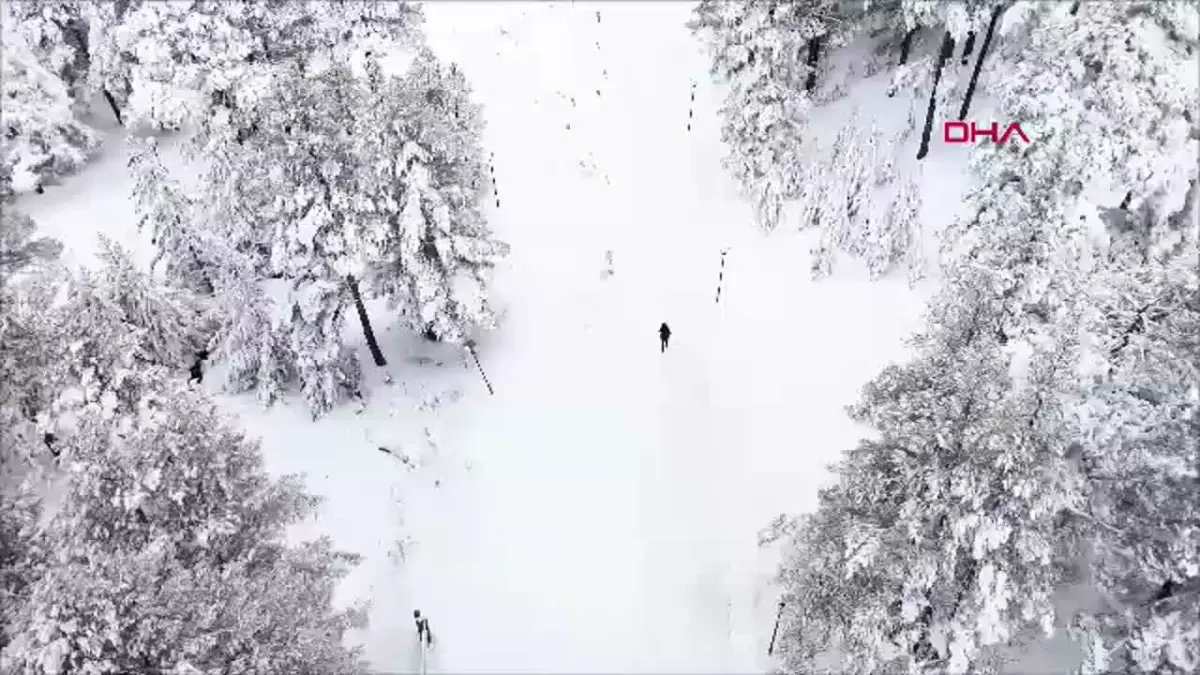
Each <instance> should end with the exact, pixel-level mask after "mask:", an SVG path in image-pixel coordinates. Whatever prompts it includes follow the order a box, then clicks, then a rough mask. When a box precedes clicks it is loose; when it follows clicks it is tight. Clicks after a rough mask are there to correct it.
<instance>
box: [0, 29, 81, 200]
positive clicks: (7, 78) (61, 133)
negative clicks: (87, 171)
mask: <svg viewBox="0 0 1200 675" xmlns="http://www.w3.org/2000/svg"><path fill="white" fill-rule="evenodd" d="M3 23H4V25H3V26H2V27H0V42H2V43H3V44H2V45H0V49H2V50H3V58H2V59H0V68H2V69H3V72H2V76H0V88H2V91H3V97H4V134H3V136H2V137H0V163H3V165H4V167H5V171H6V172H11V181H12V188H13V189H14V190H16V191H17V192H26V191H29V190H33V189H36V188H38V187H40V186H41V185H42V184H43V183H44V182H46V181H47V180H51V179H53V178H55V177H58V176H62V175H64V174H67V173H70V172H72V171H75V170H77V169H79V168H80V167H81V166H82V165H83V164H84V163H85V162H86V161H87V159H88V157H89V155H90V154H91V153H92V152H93V151H94V150H96V148H97V147H98V146H99V144H100V138H99V135H98V134H97V133H96V132H95V131H94V130H93V129H91V128H90V127H88V126H87V125H85V124H83V123H82V122H80V121H79V120H78V119H76V117H75V113H74V112H73V111H72V100H71V95H70V92H69V91H68V89H67V86H66V85H65V84H64V83H63V81H62V79H60V78H59V77H58V76H57V75H55V74H53V73H51V72H50V71H49V70H47V69H46V68H45V67H44V66H43V65H42V64H41V63H39V61H38V60H37V58H36V57H35V55H34V53H33V51H32V50H30V48H29V46H28V45H27V44H26V42H25V38H24V36H23V35H21V33H20V31H19V30H18V29H17V27H15V26H12V25H9V23H10V22H8V21H5V22H3Z"/></svg>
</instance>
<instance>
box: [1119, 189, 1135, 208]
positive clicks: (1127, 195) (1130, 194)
mask: <svg viewBox="0 0 1200 675" xmlns="http://www.w3.org/2000/svg"><path fill="white" fill-rule="evenodd" d="M1131 201H1133V191H1132V190H1130V191H1129V192H1126V193H1125V198H1124V199H1122V200H1121V206H1120V207H1119V208H1120V209H1121V210H1122V211H1127V210H1128V209H1129V202H1131Z"/></svg>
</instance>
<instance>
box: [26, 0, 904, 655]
mask: <svg viewBox="0 0 1200 675" xmlns="http://www.w3.org/2000/svg"><path fill="white" fill-rule="evenodd" d="M689 10H690V5H689V4H688V3H657V4H656V3H628V4H623V3H603V4H596V5H585V4H584V3H527V4H499V3H479V4H469V3H458V2H456V3H433V4H430V5H427V6H426V12H427V15H428V17H429V21H428V26H427V28H428V31H429V34H430V40H431V43H432V45H433V46H434V48H435V49H436V51H438V52H439V53H440V54H441V55H442V56H443V57H445V58H447V59H451V60H455V61H456V62H457V63H458V64H459V66H460V67H461V68H462V69H463V70H464V71H465V73H466V74H467V76H468V78H469V79H470V80H471V81H472V82H473V83H474V85H475V86H476V90H477V93H478V96H479V98H480V100H481V102H482V103H483V104H484V106H485V108H484V114H485V117H486V119H487V120H488V123H489V127H488V130H487V132H486V137H485V145H486V147H487V149H488V150H489V151H490V152H492V153H494V168H495V176H496V184H497V188H498V192H499V199H500V202H501V203H500V206H499V208H491V209H490V211H491V213H490V218H491V221H492V223H493V226H494V227H495V228H496V230H497V232H498V233H499V235H500V236H501V237H502V238H503V239H505V240H506V241H508V242H509V243H510V244H511V245H512V249H513V253H512V256H511V258H510V259H509V260H508V261H507V263H506V264H505V266H504V268H503V269H502V270H500V272H499V274H498V278H497V281H496V285H495V288H494V297H495V299H496V302H497V304H498V305H499V307H500V308H501V309H502V310H503V312H504V318H503V322H502V326H501V329H500V330H499V331H497V332H496V333H494V334H491V335H487V336H484V337H483V339H482V340H481V343H480V348H479V353H480V357H481V360H482V363H483V366H484V368H485V369H486V370H487V374H488V376H489V378H490V379H491V381H492V383H493V384H494V386H495V388H496V393H495V396H489V395H488V393H487V391H486V390H485V389H484V386H483V384H482V383H481V382H480V380H479V378H478V376H477V374H476V372H475V370H474V365H473V364H472V363H470V362H468V360H467V359H466V358H465V357H464V355H463V354H462V353H460V351H458V350H455V349H453V348H450V347H446V346H437V345H429V344H426V343H422V342H420V341H417V340H413V339H410V338H407V337H404V336H402V335H400V334H399V332H398V331H389V330H385V328H386V326H387V321H386V320H385V315H384V313H383V309H382V308H380V307H375V308H373V310H372V311H373V315H374V317H375V325H376V329H377V330H381V331H382V332H383V336H382V341H383V342H384V346H385V349H386V352H387V355H388V358H389V366H388V367H387V368H386V369H375V368H373V367H372V366H366V368H367V369H368V378H369V380H370V385H371V386H370V393H369V397H370V402H369V404H368V406H367V408H366V409H365V410H364V411H356V410H354V409H353V407H346V408H342V409H339V410H336V411H335V412H334V413H333V414H331V415H330V416H328V417H327V418H324V419H322V420H320V421H317V422H310V421H309V420H308V416H307V413H306V412H305V411H304V410H303V409H302V407H301V406H299V405H285V406H278V407H276V408H274V409H272V410H268V411H264V410H262V409H260V408H258V407H257V405H256V404H255V403H253V401H251V400H249V399H248V398H247V397H231V396H226V395H219V397H218V398H219V400H220V401H221V404H222V406H223V407H224V408H225V409H227V410H228V411H230V412H231V413H233V414H236V415H237V416H238V417H239V418H240V420H241V424H242V425H243V426H244V428H245V429H246V430H247V431H248V432H249V433H251V434H252V435H256V436H261V437H262V439H263V447H264V450H265V452H266V455H267V460H268V464H269V467H270V468H271V470H272V471H275V472H280V473H284V472H292V471H301V472H305V473H307V474H308V477H309V485H310V487H311V489H313V490H314V491H316V492H318V493H320V494H323V495H325V496H326V497H327V502H326V504H325V508H324V509H323V511H322V514H321V517H320V518H319V519H318V520H317V521H316V522H313V523H311V524H310V525H309V526H308V527H306V528H303V531H299V532H297V536H308V535H311V534H313V533H316V532H326V533H329V534H331V535H332V536H333V537H334V539H335V540H336V541H337V543H338V544H339V545H340V546H342V547H344V548H348V549H350V550H352V551H356V552H358V553H361V554H363V555H364V556H365V562H364V564H363V565H362V566H361V567H360V568H359V569H358V570H357V571H356V572H355V573H354V574H353V575H352V576H351V577H350V579H349V580H348V581H347V583H346V585H345V588H344V589H343V596H344V598H345V599H347V600H349V599H352V598H355V597H363V596H369V597H370V598H371V599H372V601H373V603H374V608H373V610H372V613H371V619H372V624H371V627H370V628H369V629H368V630H367V631H366V632H365V634H364V635H362V636H361V639H362V640H363V641H364V643H365V644H366V647H367V656H368V657H369V658H370V659H371V660H372V662H373V664H374V666H375V668H376V669H377V670H378V671H380V672H401V671H403V672H412V671H414V670H415V669H417V668H418V664H419V656H418V654H417V650H416V640H415V630H414V625H413V623H412V617H411V613H412V610H413V608H414V607H417V608H420V609H421V610H422V612H423V613H424V614H426V615H427V616H428V617H429V618H430V624H431V627H432V629H433V631H434V633H435V636H436V637H437V639H438V644H437V647H436V649H435V652H434V654H433V656H432V657H431V662H430V671H431V672H481V671H491V672H500V671H508V672H517V671H520V672H552V671H553V672H718V671H719V672H747V673H748V672H765V669H766V668H768V667H769V664H768V661H767V659H766V654H765V652H766V644H767V640H768V639H769V637H770V631H771V625H772V621H773V618H774V613H775V602H776V599H777V598H776V596H775V594H774V591H773V590H772V589H771V587H770V584H769V581H770V576H771V575H772V574H773V565H774V560H773V557H772V555H771V554H770V552H769V551H760V550H759V549H758V548H757V546H756V536H757V533H758V531H759V530H760V529H761V528H762V527H763V526H764V525H766V524H767V522H768V521H770V520H771V519H772V518H774V517H775V516H776V515H778V514H779V513H781V512H791V513H794V512H799V511H803V510H805V509H808V508H811V507H812V506H813V505H815V497H816V490H817V488H818V487H819V486H820V485H821V484H822V483H823V482H824V481H825V480H826V477H827V474H826V472H825V470H824V469H825V466H826V465H827V464H829V463H830V462H832V461H834V460H836V458H837V455H838V453H839V452H840V451H842V450H843V449H845V448H847V447H849V446H851V445H852V444H853V443H854V442H855V440H856V439H857V438H858V437H859V436H860V435H861V434H862V433H863V430H862V429H858V428H856V427H854V425H852V424H851V422H850V421H849V420H848V419H847V418H846V416H845V415H844V413H843V407H844V406H845V405H847V404H849V403H851V402H853V401H854V400H855V398H856V396H857V392H858V389H859V387H861V385H862V384H863V383H865V382H866V381H867V380H868V379H869V378H870V377H871V376H872V375H874V374H875V373H876V372H878V370H879V369H880V368H881V367H882V366H883V365H885V364H886V363H888V362H889V361H893V360H897V359H901V358H903V357H904V355H905V348H904V346H903V341H902V338H903V337H904V336H905V335H907V334H909V333H911V332H913V331H915V330H917V329H918V328H919V327H920V319H921V314H920V313H921V309H922V307H923V301H924V297H925V294H926V292H925V291H924V290H923V289H919V290H918V291H912V290H910V289H909V288H908V287H907V285H906V284H905V283H904V282H903V281H882V282H868V281H867V280H866V279H865V276H864V275H861V274H857V273H856V272H855V271H854V270H853V269H843V270H842V271H840V272H838V273H836V274H835V275H834V277H833V278H831V279H828V280H826V281H823V282H820V283H814V282H812V281H810V280H809V276H808V249H809V247H810V245H811V243H812V235H811V234H804V235H798V234H796V233H794V232H793V231H792V229H793V228H791V227H786V226H785V227H781V228H780V230H779V231H778V232H776V233H775V234H774V235H772V236H770V237H767V236H764V235H762V234H761V233H760V232H759V231H758V230H757V229H756V228H755V227H754V225H753V223H752V221H751V215H750V209H749V207H748V205H747V204H745V203H744V202H743V200H741V199H740V198H739V197H738V195H737V192H736V189H735V187H734V185H733V184H732V182H731V181H730V179H729V178H728V177H727V174H726V173H725V172H724V170H723V169H722V168H721V165H720V157H721V156H722V155H723V150H722V148H721V146H720V142H719V130H718V128H717V125H718V122H717V118H716V108H717V100H716V97H717V93H716V92H714V91H713V89H712V87H711V85H710V81H709V77H708V74H707V62H706V59H705V57H704V56H703V54H702V52H701V48H700V45H699V43H698V42H697V41H696V40H695V39H694V38H693V37H692V36H691V35H690V34H689V33H688V31H687V29H686V27H685V26H684V22H685V21H686V19H687V18H688V12H689ZM597 11H599V12H600V14H601V20H600V21H599V22H597V19H596V12H597ZM693 83H696V92H697V94H696V101H695V104H694V109H695V118H694V119H693V120H692V129H691V131H688V130H687V124H688V110H689V106H690V102H689V95H690V92H691V90H692V86H693ZM597 91H598V92H599V93H597ZM572 99H574V103H572ZM568 125H569V127H570V128H569V129H568ZM124 161H125V151H124V149H123V148H122V147H121V145H120V141H119V140H118V139H116V138H113V139H110V141H109V143H108V144H107V146H106V154H105V155H104V156H103V157H101V158H100V159H99V160H98V161H97V162H96V163H95V164H94V165H92V166H91V167H89V168H88V169H87V170H86V171H85V172H84V173H83V174H82V175H81V176H79V177H76V178H74V179H70V180H68V182H67V184H65V185H63V186H55V187H51V188H48V189H47V192H46V194H45V195H43V196H29V197H26V198H24V200H23V202H22V205H23V206H25V207H26V208H28V209H29V210H30V211H31V213H32V215H33V216H34V217H35V218H36V219H37V220H38V221H39V223H40V224H41V225H42V228H43V230H44V231H46V233H48V234H52V235H55V236H59V237H61V238H63V239H64V240H65V241H66V243H67V245H68V259H69V260H71V261H74V262H79V263H85V264H86V263H87V262H88V261H89V260H90V259H89V257H88V255H89V254H88V251H90V250H91V247H92V246H93V237H92V236H91V235H92V233H94V232H96V231H103V232H105V233H108V234H111V235H113V236H116V237H117V238H118V239H120V240H122V241H125V242H130V243H132V244H134V245H136V247H137V248H138V250H140V251H146V250H148V247H147V245H146V242H145V240H144V238H142V237H140V235H138V234H137V233H136V232H134V231H132V224H133V222H134V221H133V214H132V206H131V205H130V204H129V202H128V198H127V195H128V193H129V187H130V185H129V180H128V176H127V172H126V171H125V169H124ZM726 249H727V250H728V256H727V265H726V268H725V272H724V288H723V290H722V297H721V302H720V304H717V303H715V302H714V294H715V291H716V286H717V278H718V271H719V263H720V253H721V251H722V250H726ZM606 251H612V252H613V263H614V265H613V267H614V271H615V274H614V275H613V276H611V277H605V276H604V275H603V274H602V269H603V268H604V267H605V259H604V258H605V252H606ZM661 321H667V322H669V323H670V325H671V327H672V329H673V332H674V336H673V338H672V342H671V347H670V349H669V350H668V351H667V352H666V353H665V354H660V353H659V346H658V339H657V335H656V330H657V327H658V324H659V322H661ZM348 333H349V334H350V335H351V340H352V341H356V342H358V343H361V336H360V335H359V334H358V332H357V325H354V324H353V323H352V325H351V326H350V327H349V329H348ZM364 357H365V350H364ZM385 372H386V373H390V375H391V376H392V378H393V379H394V382H395V383H394V384H388V383H386V382H385V381H384V374H385ZM215 379H216V378H215V377H210V378H208V380H207V382H208V383H209V384H213V383H214V381H215ZM214 386H215V385H214ZM380 447H385V448H388V449H390V450H391V451H393V452H395V453H396V454H397V455H400V456H403V457H405V458H406V459H407V462H408V464H407V465H406V463H405V462H402V461H401V460H400V459H398V457H397V456H393V455H390V454H385V453H383V452H379V451H378V448H380ZM401 549H402V550H403V555H400V554H399V553H398V552H399V551H400V550H401Z"/></svg>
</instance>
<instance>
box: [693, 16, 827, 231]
mask: <svg viewBox="0 0 1200 675" xmlns="http://www.w3.org/2000/svg"><path fill="white" fill-rule="evenodd" d="M785 12H786V10H784V9H781V3H779V2H776V1H774V0H764V1H756V2H749V3H738V4H728V3H707V2H702V3H700V5H699V6H698V7H697V10H696V19H695V21H694V22H693V24H692V28H693V30H694V31H695V32H697V33H698V34H699V36H700V37H701V39H702V40H704V42H705V43H706V44H707V45H708V47H709V50H710V52H711V54H712V62H713V65H712V74H713V76H714V77H715V78H716V79H717V80H718V81H719V82H721V83H723V84H726V83H727V84H728V86H729V92H728V94H727V95H726V100H725V103H724V104H723V105H722V107H721V117H722V126H721V138H722V140H723V141H724V142H725V144H726V145H727V146H728V149H729V155H728V156H727V158H726V160H725V162H726V166H727V168H728V169H729V170H730V171H731V172H732V173H733V175H734V177H735V178H736V179H737V180H738V182H739V183H740V185H741V186H742V189H743V190H744V191H745V192H746V193H747V194H748V195H749V196H750V198H751V201H752V202H753V204H754V209H755V214H756V218H757V220H758V222H759V224H760V225H761V226H762V227H763V228H765V229H768V230H770V229H774V228H775V227H776V226H777V225H778V224H779V218H780V216H781V210H782V208H783V204H784V203H785V202H787V201H790V200H792V199H795V198H796V197H797V196H798V195H799V190H800V187H799V174H800V167H802V166H803V162H802V158H801V148H802V146H803V130H804V123H805V118H806V116H807V114H808V109H809V106H810V104H809V101H808V95H807V93H806V92H805V90H804V85H805V81H806V79H807V75H808V69H807V65H806V63H805V62H804V61H801V60H800V59H797V58H796V55H797V54H799V53H801V50H802V49H803V48H804V46H805V44H806V41H807V40H809V39H811V38H813V37H815V36H816V35H817V34H818V33H819V31H818V30H816V27H817V24H813V25H812V26H810V28H811V29H812V30H809V31H807V32H805V33H801V32H799V31H797V30H795V29H794V27H793V26H792V25H791V23H789V22H785V21H784V20H783V18H784V17H783V14H784V13H785Z"/></svg>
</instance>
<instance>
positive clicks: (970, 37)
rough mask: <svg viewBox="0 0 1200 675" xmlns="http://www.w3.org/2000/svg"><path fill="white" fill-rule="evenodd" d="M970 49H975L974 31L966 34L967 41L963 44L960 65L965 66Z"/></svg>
mask: <svg viewBox="0 0 1200 675" xmlns="http://www.w3.org/2000/svg"><path fill="white" fill-rule="evenodd" d="M972 49H975V31H971V32H969V33H967V41H966V43H965V44H963V53H962V62H961V64H962V65H964V66H965V65H967V60H968V59H969V58H970V57H971V50H972Z"/></svg>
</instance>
